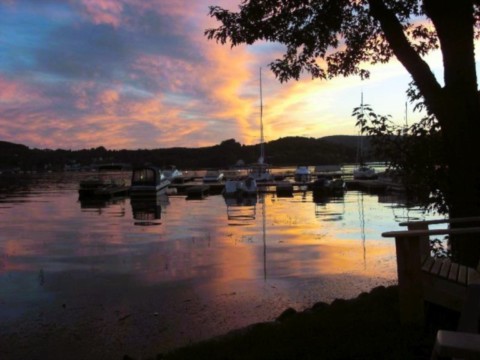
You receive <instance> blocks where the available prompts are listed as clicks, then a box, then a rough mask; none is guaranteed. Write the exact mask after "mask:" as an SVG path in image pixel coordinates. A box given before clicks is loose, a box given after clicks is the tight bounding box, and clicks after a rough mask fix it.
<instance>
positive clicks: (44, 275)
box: [0, 181, 418, 358]
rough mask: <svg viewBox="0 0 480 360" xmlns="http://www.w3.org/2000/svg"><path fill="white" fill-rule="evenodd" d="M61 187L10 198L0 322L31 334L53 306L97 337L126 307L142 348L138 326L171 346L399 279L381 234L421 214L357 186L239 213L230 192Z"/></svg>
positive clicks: (3, 211)
mask: <svg viewBox="0 0 480 360" xmlns="http://www.w3.org/2000/svg"><path fill="white" fill-rule="evenodd" d="M57 183H59V184H62V185H61V186H57V187H55V186H52V185H51V184H50V185H49V186H48V187H47V188H48V191H42V187H40V188H37V189H36V190H35V192H34V194H33V195H32V193H29V194H28V193H27V194H28V198H24V200H26V201H19V200H21V199H22V197H21V196H20V198H19V197H13V198H12V199H15V201H12V202H9V201H8V199H7V200H5V199H3V201H2V207H0V226H1V229H2V231H1V233H0V305H1V306H0V320H1V321H0V324H1V325H0V330H3V331H6V332H7V333H8V331H11V329H12V328H13V326H17V327H18V326H21V327H22V324H23V328H25V329H29V330H25V331H27V332H29V333H31V335H32V336H36V335H38V332H39V331H45V330H41V329H40V328H39V325H38V324H39V322H41V321H42V322H43V321H46V320H45V316H46V315H45V314H48V315H49V319H50V320H48V321H49V323H51V322H52V321H53V322H55V323H61V324H63V325H64V326H69V324H70V325H71V324H75V326H74V327H72V328H71V330H70V331H72V332H74V333H75V332H79V334H78V333H75V334H76V336H84V337H85V338H88V337H89V335H88V334H90V333H91V332H92V327H95V328H102V329H103V330H102V331H105V332H112V331H113V332H116V331H117V330H116V328H115V326H116V325H118V323H117V322H118V321H120V320H119V319H122V318H123V317H125V316H127V318H128V319H129V320H128V326H126V325H125V326H126V328H124V329H123V330H122V333H121V334H117V335H118V336H120V337H121V338H122V344H123V346H124V347H123V348H120V349H119V350H118V351H125V352H128V351H134V350H132V349H133V348H134V347H135V346H139V344H138V342H139V341H140V340H139V339H138V338H135V339H132V338H131V337H132V336H133V335H132V334H134V333H138V332H146V331H150V332H151V333H149V334H150V335H151V334H156V335H155V336H157V337H158V338H157V340H156V342H155V345H152V344H151V342H149V340H148V339H149V336H146V335H145V336H146V337H145V339H144V340H141V341H140V342H142V341H143V343H142V344H140V345H141V346H143V347H147V348H148V349H149V351H162V350H163V349H165V348H169V347H172V346H177V345H180V344H184V343H187V342H188V341H194V340H198V339H201V338H204V337H208V336H211V335H217V334H221V333H223V332H225V331H228V330H231V329H234V328H237V327H240V326H246V325H248V324H250V323H254V322H259V321H267V320H272V319H274V318H275V317H276V316H278V315H279V314H280V313H281V311H283V310H284V309H285V308H286V307H288V306H293V307H295V308H296V309H298V310H301V309H304V308H306V307H308V306H311V305H312V304H313V303H315V302H317V301H332V300H333V299H334V298H337V297H341V298H349V297H353V296H356V295H358V294H359V293H360V292H362V291H368V290H369V289H371V288H372V287H374V286H378V285H389V284H392V283H394V282H395V281H396V267H395V248H394V244H393V241H391V240H389V239H382V238H381V233H382V232H383V231H387V230H391V229H393V228H395V227H396V224H395V220H394V219H395V218H396V217H401V218H402V220H405V219H404V217H405V216H410V215H411V214H414V215H417V216H418V213H415V212H407V211H406V210H405V209H404V208H402V207H398V206H396V205H394V206H392V203H391V202H384V203H379V198H378V196H374V195H367V194H361V193H359V192H356V191H351V192H347V194H346V195H345V197H342V198H334V199H328V198H323V199H321V200H319V199H317V198H315V199H314V198H313V197H312V194H311V193H308V192H307V193H296V194H295V195H294V197H292V198H278V197H276V196H275V195H274V194H266V195H265V196H260V197H259V198H258V200H257V201H256V202H253V203H250V204H249V207H248V208H244V209H243V210H245V211H246V215H245V214H244V215H245V216H240V217H236V218H232V214H233V213H235V214H237V215H238V214H239V213H238V211H242V207H239V206H238V204H231V203H226V202H225V200H224V199H223V197H221V196H210V197H207V198H206V199H205V200H198V201H197V200H192V201H187V200H186V199H185V197H182V196H172V197H168V198H162V199H158V200H155V201H152V202H150V203H138V202H137V203H135V202H132V201H131V200H130V199H129V198H123V199H114V200H109V201H98V202H95V201H91V202H84V201H82V202H79V201H78V199H77V197H78V196H77V193H76V184H77V183H75V182H73V181H72V182H71V183H70V186H68V185H64V182H57ZM67 183H68V181H67ZM235 211H237V212H235ZM412 216H413V215H412ZM138 225H143V226H138ZM40 314H42V315H40ZM65 314H68V316H67V315H65ZM151 314H156V315H155V316H154V317H153V318H152V315H151ZM127 318H125V319H127ZM79 319H83V320H82V321H81V324H82V326H79V321H80V320H79ZM160 319H161V322H162V324H163V325H161V326H160V325H159V324H158V322H159V321H160ZM122 321H123V320H122ZM125 321H126V320H125ZM87 323H88V324H87ZM167 324H168V325H167ZM162 329H163V330H162ZM48 331H50V332H51V333H53V334H55V331H56V330H55V329H51V328H50V329H49V330H48ZM152 336H153V335H152ZM103 341H107V340H106V339H103ZM4 345H5V344H2V343H1V341H0V349H1V348H2V346H4ZM129 349H130V350H129ZM79 354H80V353H79ZM0 355H1V350H0ZM110 355H111V356H113V355H114V354H110ZM79 356H80V355H79ZM102 356H106V357H107V358H108V356H109V355H108V354H102ZM115 356H116V354H115ZM0 357H1V356H0Z"/></svg>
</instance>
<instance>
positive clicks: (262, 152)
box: [258, 67, 265, 164]
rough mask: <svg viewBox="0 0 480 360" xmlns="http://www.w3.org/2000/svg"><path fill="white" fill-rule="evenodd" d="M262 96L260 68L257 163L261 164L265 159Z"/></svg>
mask: <svg viewBox="0 0 480 360" xmlns="http://www.w3.org/2000/svg"><path fill="white" fill-rule="evenodd" d="M263 141H264V139H263V94H262V67H260V158H259V159H258V162H259V163H260V164H263V161H264V159H265V147H264V144H263Z"/></svg>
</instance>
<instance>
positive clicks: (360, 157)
mask: <svg viewBox="0 0 480 360" xmlns="http://www.w3.org/2000/svg"><path fill="white" fill-rule="evenodd" d="M360 111H361V112H362V118H363V90H362V91H361V93H360ZM359 133H360V136H359V139H358V144H357V165H358V166H362V165H363V131H362V128H360V131H359Z"/></svg>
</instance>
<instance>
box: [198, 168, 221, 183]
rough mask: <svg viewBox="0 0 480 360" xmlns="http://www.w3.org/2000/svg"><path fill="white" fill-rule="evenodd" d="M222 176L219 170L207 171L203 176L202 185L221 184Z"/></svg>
mask: <svg viewBox="0 0 480 360" xmlns="http://www.w3.org/2000/svg"><path fill="white" fill-rule="evenodd" d="M224 176H225V175H224V174H223V173H222V172H221V171H220V170H207V172H206V173H205V175H204V176H203V182H204V183H212V182H221V181H222V180H223V178H224Z"/></svg>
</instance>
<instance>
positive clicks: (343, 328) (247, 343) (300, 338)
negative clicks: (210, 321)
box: [124, 286, 457, 360]
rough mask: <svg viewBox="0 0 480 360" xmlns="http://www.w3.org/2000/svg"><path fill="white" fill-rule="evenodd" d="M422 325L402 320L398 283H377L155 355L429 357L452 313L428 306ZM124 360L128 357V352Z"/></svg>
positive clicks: (449, 324) (449, 325)
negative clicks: (341, 297)
mask: <svg viewBox="0 0 480 360" xmlns="http://www.w3.org/2000/svg"><path fill="white" fill-rule="evenodd" d="M426 310H427V321H426V323H425V326H414V325H402V324H401V323H400V319H399V306H398V288H397V286H391V287H388V288H385V287H378V288H375V289H373V290H372V291H371V292H370V293H364V294H361V295H360V296H358V297H357V298H355V299H351V300H335V301H334V302H333V303H332V304H330V305H328V304H325V303H317V304H316V305H314V306H313V307H312V308H310V309H308V310H306V311H302V312H296V311H295V310H293V309H288V310H286V311H285V312H284V313H283V314H281V315H280V316H279V317H278V319H277V320H276V321H275V322H272V323H260V324H255V325H252V326H249V327H247V328H245V329H241V330H237V331H234V332H231V333H229V334H227V335H225V336H221V337H218V338H215V339H211V340H208V341H203V342H200V343H198V344H194V345H189V346H186V347H183V348H180V349H177V350H175V351H172V352H169V353H167V354H158V355H157V357H156V359H429V358H430V354H431V349H432V346H433V342H434V338H435V333H436V330H437V329H439V328H443V329H454V328H455V327H456V321H457V315H456V314H455V313H452V312H448V311H445V310H443V309H441V308H438V307H434V306H430V307H428V308H427V309H426ZM124 359H125V360H127V359H132V358H130V357H129V356H128V355H127V356H125V357H124Z"/></svg>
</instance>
